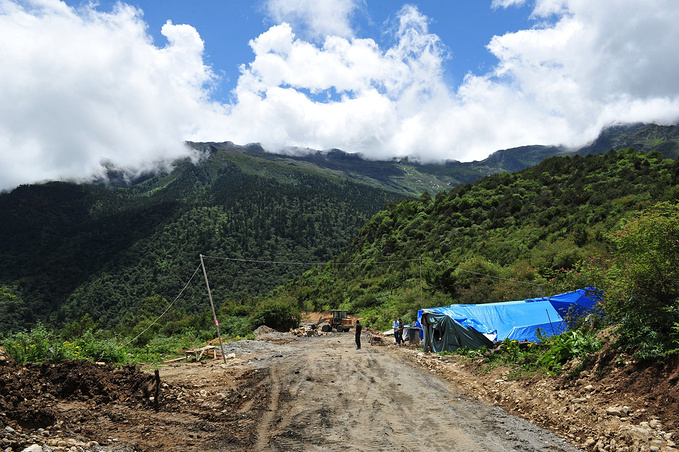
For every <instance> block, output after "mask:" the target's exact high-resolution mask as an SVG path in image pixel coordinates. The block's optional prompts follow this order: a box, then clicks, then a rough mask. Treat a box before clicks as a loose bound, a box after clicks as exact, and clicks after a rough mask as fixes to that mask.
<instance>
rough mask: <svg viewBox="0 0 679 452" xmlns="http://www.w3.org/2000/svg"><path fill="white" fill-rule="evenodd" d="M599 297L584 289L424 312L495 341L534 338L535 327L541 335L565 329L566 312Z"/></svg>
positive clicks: (583, 307) (588, 305)
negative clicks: (444, 317)
mask: <svg viewBox="0 0 679 452" xmlns="http://www.w3.org/2000/svg"><path fill="white" fill-rule="evenodd" d="M599 299H600V293H599V292H598V291H597V290H596V289H593V288H587V289H578V290H576V291H574V292H567V293H563V294H558V295H554V296H551V297H543V298H531V299H526V300H520V301H507V302H502V303H486V304H454V305H450V306H444V307H439V308H429V309H426V310H425V311H429V312H435V313H438V314H444V315H447V316H449V317H450V318H452V319H453V320H455V321H456V322H458V323H460V324H461V325H463V326H465V327H471V328H474V329H475V330H476V331H479V332H481V333H484V334H485V335H486V336H489V337H491V338H494V340H496V341H502V340H504V339H506V338H509V339H514V340H519V341H521V340H526V341H536V340H538V339H537V330H538V329H540V330H541V334H543V335H544V336H551V335H552V334H560V333H562V332H563V331H565V330H566V329H567V325H566V322H565V321H564V317H566V315H567V314H568V313H569V312H571V311H572V310H574V311H576V313H582V311H584V310H590V309H592V308H593V307H594V305H595V304H596V302H597V301H598V300H599ZM420 315H421V314H420Z"/></svg>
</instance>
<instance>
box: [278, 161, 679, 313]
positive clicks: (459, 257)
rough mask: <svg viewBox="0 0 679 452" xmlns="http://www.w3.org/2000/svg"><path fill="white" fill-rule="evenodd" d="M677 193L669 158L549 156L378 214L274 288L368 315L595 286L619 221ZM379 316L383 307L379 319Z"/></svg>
mask: <svg viewBox="0 0 679 452" xmlns="http://www.w3.org/2000/svg"><path fill="white" fill-rule="evenodd" d="M678 200H679V161H677V160H671V159H664V158H663V157H662V156H661V155H660V154H659V153H651V154H645V153H641V152H638V151H636V150H634V149H627V150H620V151H617V152H616V151H612V152H609V153H607V154H601V155H589V156H587V157H581V156H574V157H553V158H550V159H547V160H545V161H543V162H542V163H540V164H539V165H537V166H535V167H532V168H529V169H526V170H523V171H520V172H516V173H512V174H508V173H505V174H497V175H493V176H489V177H486V178H483V179H481V180H479V181H477V182H476V183H474V184H466V185H461V186H458V187H455V188H453V189H452V190H450V191H448V192H445V193H439V194H438V195H437V196H436V197H435V198H432V197H430V196H428V195H426V194H425V195H423V196H422V197H421V198H420V199H419V200H403V201H401V202H394V203H391V204H389V205H388V206H387V208H386V209H385V210H382V211H381V212H379V213H377V214H376V215H375V216H374V217H373V218H372V219H371V220H370V221H369V222H368V223H367V224H366V225H365V226H364V227H363V228H362V229H361V232H360V233H359V235H358V236H357V237H356V239H355V240H354V241H353V243H352V245H351V247H350V248H349V249H348V251H347V252H346V253H344V254H343V255H342V256H340V257H339V258H337V259H335V260H334V261H333V262H332V263H330V264H328V265H326V266H324V267H322V268H316V269H313V270H310V271H308V272H307V273H306V274H305V275H304V277H302V278H300V279H299V280H297V281H295V282H294V283H290V284H289V285H288V286H287V287H286V288H285V289H284V290H282V293H288V294H290V295H289V296H291V297H292V298H295V299H298V300H299V302H300V306H301V307H303V308H305V309H312V308H313V309H323V308H337V307H342V308H345V309H348V310H350V311H354V312H361V313H363V315H364V316H365V317H366V318H367V319H368V321H374V322H379V321H380V319H383V318H390V317H391V318H393V316H394V315H400V316H406V317H407V318H412V317H413V316H414V314H415V312H416V311H417V309H419V308H421V307H422V306H424V307H426V306H441V305H448V304H451V303H478V302H497V301H503V300H517V299H523V298H526V297H531V296H540V295H548V294H550V293H559V292H560V291H567V290H573V289H575V288H579V287H583V286H584V285H590V284H593V283H596V281H591V280H588V279H587V277H586V275H583V274H581V273H579V271H578V269H579V268H580V267H579V265H580V264H579V262H581V261H583V260H585V261H586V260H588V259H603V258H604V256H606V255H607V254H608V253H609V251H610V249H609V242H608V240H607V239H606V236H607V234H608V233H609V232H610V231H612V230H614V229H615V228H616V225H618V223H619V221H620V220H621V218H624V217H627V216H633V215H634V214H635V212H639V211H642V210H643V209H645V208H648V207H650V206H652V205H654V204H655V203H657V202H659V201H669V202H671V203H676V202H677V201H678ZM385 313H386V315H385Z"/></svg>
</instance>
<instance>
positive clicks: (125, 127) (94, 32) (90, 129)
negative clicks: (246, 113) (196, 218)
mask: <svg viewBox="0 0 679 452" xmlns="http://www.w3.org/2000/svg"><path fill="white" fill-rule="evenodd" d="M162 33H163V35H164V36H165V37H166V38H167V41H168V42H167V45H165V46H164V47H162V48H158V47H156V46H154V45H153V43H152V42H151V39H150V37H149V35H148V34H147V30H146V24H145V23H144V22H143V20H142V13H141V11H139V10H137V9H134V8H132V7H130V6H127V5H124V4H118V5H117V6H116V7H115V9H114V10H113V11H111V12H109V13H103V12H98V11H96V10H95V9H93V8H92V7H89V6H86V7H84V8H83V9H79V10H75V9H73V8H70V7H68V6H66V5H65V4H64V3H62V2H59V1H54V0H39V1H38V0H36V1H22V2H15V1H7V0H0V42H2V43H3V44H2V45H1V46H0V61H2V64H0V189H9V188H12V187H14V186H16V185H18V184H21V183H29V182H35V181H40V180H46V179H68V178H75V179H83V178H88V177H92V176H95V175H98V174H99V175H100V174H101V173H102V172H103V171H104V169H103V166H102V163H104V164H105V163H113V164H115V165H117V166H119V167H122V168H126V169H129V170H132V171H142V170H147V169H151V168H155V167H157V166H158V165H162V164H165V163H167V162H170V161H171V160H173V159H175V158H177V157H180V156H186V155H189V154H190V152H189V151H188V149H187V148H186V147H185V146H184V145H183V140H184V139H185V138H186V136H187V135H189V134H190V133H191V132H192V131H193V130H195V125H194V124H192V122H191V116H192V115H193V114H197V113H198V112H199V111H201V110H202V109H203V106H204V105H205V103H206V101H207V93H208V92H207V90H208V89H209V85H210V83H211V82H212V81H213V80H214V76H213V74H212V73H211V71H210V69H209V68H208V67H206V66H205V65H204V64H203V62H202V56H201V55H202V51H203V42H202V41H201V39H200V37H199V35H198V33H197V32H196V30H195V29H194V28H193V27H191V26H188V25H174V24H172V23H170V22H168V23H167V24H165V25H164V26H163V28H162Z"/></svg>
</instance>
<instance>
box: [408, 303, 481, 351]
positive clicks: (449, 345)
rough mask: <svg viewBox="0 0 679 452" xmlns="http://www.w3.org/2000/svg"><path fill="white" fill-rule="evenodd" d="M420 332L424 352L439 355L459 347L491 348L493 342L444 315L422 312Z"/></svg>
mask: <svg viewBox="0 0 679 452" xmlns="http://www.w3.org/2000/svg"><path fill="white" fill-rule="evenodd" d="M421 323H422V331H423V333H424V343H423V344H422V349H423V350H424V351H429V349H431V351H432V352H435V353H440V352H442V351H448V352H452V351H455V350H457V349H458V348H460V347H466V348H472V349H475V348H481V347H492V346H493V342H492V341H491V340H490V339H488V338H487V337H486V336H484V335H483V334H481V333H479V332H478V331H476V330H475V329H474V328H467V327H465V326H463V325H461V324H459V323H457V322H456V321H455V320H453V319H452V318H450V317H449V316H447V315H445V314H438V313H435V312H428V311H424V312H423V313H422V319H421Z"/></svg>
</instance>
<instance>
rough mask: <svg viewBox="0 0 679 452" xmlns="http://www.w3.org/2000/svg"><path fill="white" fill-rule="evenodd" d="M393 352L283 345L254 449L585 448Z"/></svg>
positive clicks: (348, 338) (343, 337) (319, 341)
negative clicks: (576, 445) (471, 395)
mask: <svg viewBox="0 0 679 452" xmlns="http://www.w3.org/2000/svg"><path fill="white" fill-rule="evenodd" d="M364 342H365V341H364ZM395 351H396V350H393V347H387V346H370V345H367V346H365V345H364V346H363V348H362V349H361V350H356V349H355V345H354V336H353V334H351V333H344V334H335V335H333V336H329V337H313V338H305V339H298V340H296V341H294V342H292V343H290V344H287V345H285V346H282V347H281V350H280V351H279V352H278V353H276V354H274V355H273V356H271V357H270V358H268V359H265V360H263V361H261V367H260V371H261V372H263V373H264V375H265V376H264V378H263V379H262V380H261V384H262V388H263V389H264V390H265V392H266V393H267V394H268V397H266V403H265V405H263V406H261V407H259V408H261V409H262V410H261V414H260V415H259V416H258V422H257V428H256V431H255V432H253V433H254V434H255V437H256V441H254V443H253V444H252V450H255V451H327V450H332V451H343V450H347V449H349V450H361V451H422V450H427V451H456V450H460V451H575V450H577V449H575V448H574V447H573V446H571V445H569V444H568V443H566V442H565V441H564V440H563V439H561V438H558V437H556V436H554V435H553V434H551V433H549V432H547V431H545V430H543V429H541V428H539V427H536V426H534V425H532V424H530V423H528V422H527V421H525V420H523V419H520V418H517V417H515V416H511V415H509V414H507V413H506V412H505V411H503V410H502V409H501V408H498V407H496V406H493V405H489V404H486V403H484V402H481V401H479V400H477V399H474V398H472V397H470V396H468V395H466V394H465V393H463V392H462V391H460V390H459V389H457V388H456V387H455V386H454V385H452V384H451V383H449V382H446V381H445V380H443V379H440V378H439V377H438V376H436V375H435V374H433V373H432V372H428V371H426V370H424V369H422V368H419V367H413V366H412V364H410V363H409V362H407V361H406V360H404V358H403V356H402V354H399V353H393V352H395ZM224 446H226V445H224Z"/></svg>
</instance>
